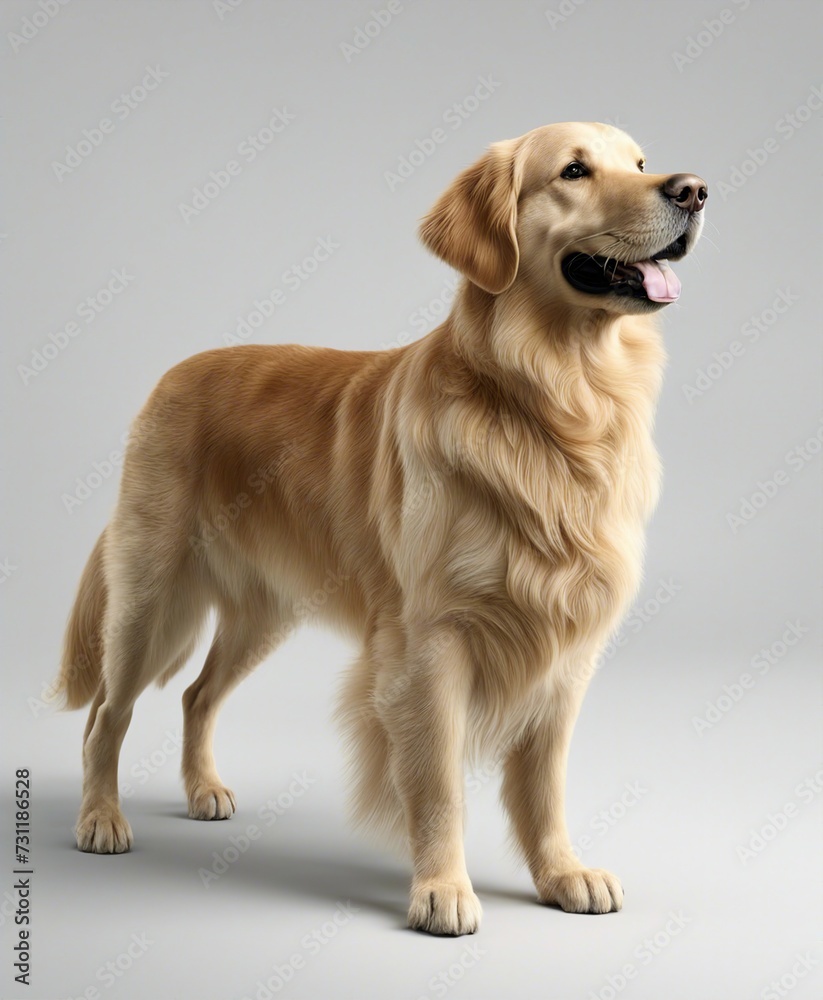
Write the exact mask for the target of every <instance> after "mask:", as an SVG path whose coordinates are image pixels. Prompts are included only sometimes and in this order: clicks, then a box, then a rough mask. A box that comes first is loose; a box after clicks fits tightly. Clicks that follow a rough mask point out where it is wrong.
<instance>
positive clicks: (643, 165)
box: [637, 160, 646, 174]
mask: <svg viewBox="0 0 823 1000" xmlns="http://www.w3.org/2000/svg"><path fill="white" fill-rule="evenodd" d="M637 169H638V170H639V171H640V173H641V174H642V173H643V171H644V170H645V169H646V161H645V160H638V161H637Z"/></svg>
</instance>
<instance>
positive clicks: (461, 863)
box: [383, 628, 481, 935]
mask: <svg viewBox="0 0 823 1000" xmlns="http://www.w3.org/2000/svg"><path fill="white" fill-rule="evenodd" d="M407 650H408V654H407V658H406V663H405V665H404V669H403V671H402V673H400V674H398V676H397V677H396V678H395V680H394V681H392V682H390V683H389V684H388V689H389V691H390V692H392V689H393V693H390V694H389V695H388V703H387V704H386V711H385V712H384V713H383V720H384V724H385V725H386V726H387V728H388V731H389V737H390V741H391V748H392V750H391V752H392V775H393V778H394V782H395V786H396V788H397V792H398V794H399V796H400V799H401V801H402V804H403V811H404V814H405V820H406V827H407V831H408V836H409V846H410V849H411V855H412V861H413V864H414V875H413V879H412V887H411V902H410V906H409V926H410V927H413V928H416V929H419V930H425V931H428V932H429V933H432V934H454V935H456V934H473V933H474V932H475V931H476V930H477V928H478V926H479V923H480V914H481V908H480V901H479V900H478V898H477V896H476V895H475V894H474V891H473V890H472V885H471V881H470V880H469V876H468V873H467V871H466V859H465V856H464V853H463V804H464V802H463V799H464V795H463V763H464V743H465V733H466V719H467V713H468V699H469V692H470V680H471V678H470V670H471V662H470V659H469V656H468V651H467V649H466V646H465V641H464V640H463V638H462V637H461V636H460V635H459V634H457V633H456V632H453V631H451V630H446V631H444V630H442V629H439V628H438V629H431V628H426V629H421V628H418V629H415V630H414V634H411V635H409V637H408V645H407Z"/></svg>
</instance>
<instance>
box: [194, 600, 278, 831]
mask: <svg viewBox="0 0 823 1000" xmlns="http://www.w3.org/2000/svg"><path fill="white" fill-rule="evenodd" d="M291 628H292V620H291V618H290V617H289V616H288V615H286V614H285V613H284V612H283V611H282V610H281V609H280V608H279V607H277V606H276V604H275V603H274V602H273V601H271V600H267V599H266V597H265V596H264V595H262V594H259V595H257V599H256V600H255V599H254V598H253V597H252V596H249V597H247V598H245V599H244V602H243V608H242V610H240V609H238V608H237V607H234V606H232V607H228V606H226V607H223V608H221V611H220V618H219V621H218V627H217V632H216V634H215V637H214V642H213V643H212V647H211V649H210V650H209V653H208V656H207V657H206V662H205V664H204V665H203V669H202V671H201V672H200V676H199V677H198V678H197V680H196V681H195V682H194V683H193V684H192V685H191V686H190V687H189V688H187V689H186V691H185V693H184V694H183V767H182V770H183V781H184V784H185V788H186V797H187V799H188V806H189V816H191V817H192V819H228V818H229V817H230V816H231V815H232V813H233V812H234V811H235V809H236V808H237V804H236V802H235V798H234V793H233V792H232V791H231V790H230V789H228V788H226V786H225V785H224V784H223V782H222V781H221V780H220V775H219V774H218V773H217V767H216V765H215V762H214V752H213V745H212V744H213V738H214V730H215V726H216V723H217V713H218V711H219V709H220V706H221V705H222V703H223V701H224V700H225V698H226V697H227V695H228V694H229V692H230V691H231V690H232V689H233V688H234V687H235V686H236V685H237V684H239V682H240V681H241V680H242V679H243V678H244V677H245V676H247V675H248V674H250V673H251V671H252V670H253V669H254V668H255V667H256V666H257V665H258V664H259V663H260V662H261V661H262V660H264V659H265V658H266V656H268V654H269V653H271V652H274V650H275V649H276V648H277V646H279V645H280V643H281V642H282V641H283V640H284V639H286V638H287V637H288V635H289V634H290V631H291Z"/></svg>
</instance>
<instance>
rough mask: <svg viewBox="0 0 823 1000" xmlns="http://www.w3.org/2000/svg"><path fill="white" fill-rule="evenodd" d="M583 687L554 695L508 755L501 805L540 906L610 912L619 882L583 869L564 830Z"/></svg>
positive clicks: (619, 899)
mask: <svg viewBox="0 0 823 1000" xmlns="http://www.w3.org/2000/svg"><path fill="white" fill-rule="evenodd" d="M585 688H586V685H585V683H581V684H579V685H577V686H575V687H573V688H569V689H565V690H561V691H558V692H556V694H555V696H554V698H553V700H552V703H551V705H550V706H548V707H547V709H546V712H545V713H544V714H543V716H542V717H541V719H540V721H539V722H538V723H537V724H536V725H535V726H534V727H533V728H532V729H531V730H530V731H529V733H528V735H527V736H526V737H524V738H523V739H522V740H521V741H520V742H519V743H518V744H517V745H516V746H515V747H514V748H513V750H512V751H511V752H510V753H509V755H508V757H507V759H506V762H505V766H504V777H503V801H504V803H505V805H506V808H507V809H508V811H509V814H510V816H511V819H512V823H513V825H514V831H515V835H516V837H517V840H518V842H519V844H520V847H521V849H522V851H523V854H524V855H525V858H526V861H527V863H528V866H529V870H530V871H531V874H532V878H533V879H534V884H535V886H536V888H537V895H538V898H539V899H540V902H541V903H550V904H554V905H556V906H559V907H561V908H562V909H564V910H567V911H569V912H572V913H609V912H611V911H612V910H619V909H620V908H621V907H622V905H623V889H622V887H621V885H620V882H619V880H618V879H617V878H616V877H615V876H614V875H612V874H611V872H607V871H604V870H603V869H602V868H586V867H585V866H584V865H582V864H581V863H580V861H579V860H578V858H577V856H576V855H575V854H574V852H573V850H572V845H571V840H570V838H569V833H568V829H567V827H566V810H565V792H566V765H567V761H568V756H569V743H570V741H571V735H572V730H573V729H574V723H575V721H576V719H577V715H578V712H579V710H580V703H581V701H582V700H583V694H584V693H585Z"/></svg>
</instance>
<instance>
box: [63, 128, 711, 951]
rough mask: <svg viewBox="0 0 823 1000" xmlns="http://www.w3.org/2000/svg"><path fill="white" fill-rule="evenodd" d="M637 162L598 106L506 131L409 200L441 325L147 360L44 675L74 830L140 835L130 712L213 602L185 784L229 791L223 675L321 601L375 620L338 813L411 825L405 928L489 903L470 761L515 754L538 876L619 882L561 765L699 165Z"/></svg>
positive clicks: (586, 903) (654, 386) (241, 669)
mask: <svg viewBox="0 0 823 1000" xmlns="http://www.w3.org/2000/svg"><path fill="white" fill-rule="evenodd" d="M644 166H645V161H644V158H643V153H642V151H641V150H640V148H639V147H638V146H637V144H636V143H635V142H634V141H633V140H632V139H631V138H630V137H629V136H628V135H626V134H625V133H624V132H622V131H620V130H618V129H615V128H612V127H610V126H607V125H601V124H596V123H585V124H580V123H577V124H573V123H566V124H559V125H547V126H545V127H543V128H538V129H535V130H534V131H532V132H529V133H527V134H526V135H524V136H521V137H520V138H519V139H512V140H510V141H506V142H499V143H496V144H494V145H492V146H491V147H490V148H489V149H488V150H487V152H486V153H485V154H484V155H483V156H482V157H481V158H480V159H479V160H478V161H477V162H476V163H475V164H474V165H473V166H471V167H469V168H468V169H466V170H465V171H464V172H463V173H462V174H460V175H459V176H458V177H457V179H456V180H455V181H454V182H453V183H452V185H451V187H449V188H448V189H447V190H446V192H445V193H444V194H443V195H442V196H441V198H440V199H439V201H438V202H437V203H436V204H435V206H434V207H433V208H432V210H431V212H430V213H429V214H428V215H427V216H426V217H425V219H424V220H423V223H422V225H421V229H420V235H421V238H422V241H423V243H424V244H425V246H426V247H427V248H428V249H429V250H431V251H433V252H434V253H435V254H436V255H437V256H438V257H440V258H441V259H442V260H443V261H445V262H447V263H448V264H450V265H451V266H452V267H454V268H456V269H457V270H458V271H459V272H460V273H461V275H462V281H461V284H460V288H459V290H458V293H457V295H456V298H455V302H454V307H453V309H452V312H451V314H450V315H449V317H448V319H447V320H446V321H445V322H444V323H443V324H442V325H441V326H439V327H438V328H437V329H436V330H434V331H433V332H432V333H430V334H428V335H427V336H425V337H423V338H422V339H420V340H418V341H416V342H414V343H412V344H409V345H408V346H405V347H401V348H399V349H395V350H384V351H337V350H331V349H322V348H307V347H299V346H264V345H247V346H241V347H231V348H223V349H219V350H211V351H207V352H205V353H203V354H198V355H196V356H195V357H193V358H190V359H188V360H187V361H184V362H183V363H182V364H179V365H177V366H176V367H175V368H173V369H172V370H171V371H169V372H168V373H167V374H166V375H165V376H164V377H163V378H162V379H161V380H160V382H159V384H158V386H157V387H156V389H155V390H154V392H153V393H152V395H151V396H150V398H149V400H148V402H147V404H146V406H145V408H144V409H143V411H142V413H141V414H140V416H139V417H138V418H137V421H136V423H135V425H134V427H133V429H132V435H131V439H130V442H129V446H128V449H127V454H126V458H125V462H124V467H123V477H122V484H121V488H120V495H119V499H118V502H117V506H116V509H115V511H114V514H113V516H112V518H111V521H110V522H109V524H108V526H107V527H106V528H105V530H104V531H103V533H102V535H101V536H100V539H99V541H98V542H97V545H96V546H95V548H94V551H93V552H92V554H91V557H90V559H89V562H88V564H87V566H86V568H85V571H84V573H83V576H82V579H81V582H80V586H79V593H78V595H77V599H76V603H75V605H74V610H73V611H72V614H71V617H70V620H69V624H68V628H67V634H66V640H65V649H64V655H63V661H62V666H61V672H60V677H59V681H58V683H59V686H60V689H61V690H62V692H63V695H64V699H65V703H66V706H67V707H70V708H76V707H79V706H81V705H83V704H85V703H87V702H88V701H90V700H91V701H92V705H91V712H90V715H89V721H88V725H87V727H86V732H85V737H84V749H83V765H84V779H83V801H82V806H81V809H80V816H79V819H78V823H77V844H78V846H79V848H80V849H81V850H83V851H94V852H98V853H111V852H114V853H119V852H122V851H126V850H128V848H129V846H130V844H131V841H132V834H131V829H130V827H129V824H128V822H127V821H126V819H125V817H124V816H123V813H122V812H121V809H120V804H119V798H118V785H117V767H118V756H119V752H120V747H121V744H122V741H123V737H124V735H125V733H126V729H127V727H128V725H129V721H130V719H131V715H132V708H133V706H134V703H135V700H136V699H137V697H138V695H139V694H140V693H141V691H143V690H144V689H145V688H146V686H147V685H148V684H149V683H150V682H152V681H156V682H158V683H160V684H163V683H164V682H165V681H167V680H168V679H169V678H170V677H171V676H172V675H173V674H174V673H175V672H176V671H177V670H179V669H180V668H181V667H182V666H183V665H184V664H185V662H186V660H187V658H188V657H189V656H190V654H191V652H192V649H193V647H194V645H195V643H196V641H197V639H198V636H199V634H200V632H201V629H202V627H203V626H204V623H205V622H206V620H207V616H208V614H209V612H210V610H211V609H215V611H216V614H217V627H216V633H215V637H214V641H213V644H212V646H211V649H210V651H209V654H208V656H207V658H206V661H205V665H204V667H203V669H202V671H201V672H200V675H199V677H198V678H197V680H195V681H194V683H193V684H192V685H191V686H190V687H189V688H188V689H187V690H186V692H185V694H184V696H183V712H184V725H185V730H184V747H183V761H182V769H183V779H184V782H185V788H186V794H187V796H188V808H189V814H190V815H191V816H192V817H194V818H195V819H204V820H207V819H227V818H228V817H229V816H230V815H231V814H232V813H233V812H234V810H235V799H234V795H233V794H232V792H231V791H229V789H228V788H226V786H225V785H224V784H223V781H222V780H221V778H220V776H219V775H218V772H217V768H216V766H215V761H214V756H213V753H212V737H213V733H214V729H215V722H216V719H217V712H218V709H219V708H220V705H221V704H222V702H223V700H224V698H225V697H226V696H227V695H228V693H229V692H230V691H231V690H232V688H233V687H234V686H235V685H236V684H237V683H238V682H239V681H240V680H241V679H242V678H243V677H244V676H245V675H246V674H248V673H249V672H250V671H251V670H252V669H253V668H254V667H255V666H256V665H257V664H258V663H259V662H260V661H261V660H263V659H265V657H266V656H267V655H268V654H269V653H270V652H271V651H272V650H273V649H274V648H275V647H276V646H277V644H278V642H279V641H280V640H281V639H283V638H285V637H287V636H288V635H290V634H291V632H292V631H293V629H294V628H295V626H296V625H297V624H299V623H300V622H302V621H305V620H307V619H308V620H310V621H312V622H314V621H318V622H320V621H323V620H325V621H328V622H330V623H331V624H333V625H334V626H337V627H340V628H342V629H343V630H344V631H345V632H346V633H347V634H349V635H351V636H354V637H355V638H356V639H357V641H358V642H359V644H360V645H361V647H362V651H361V653H360V655H359V659H358V660H357V661H356V663H355V664H354V666H353V667H352V669H351V672H350V674H348V675H347V680H346V684H345V688H344V691H343V696H342V700H341V707H340V717H341V719H342V721H343V724H344V726H345V729H346V733H347V737H348V746H349V749H350V751H351V759H352V766H353V771H354V781H355V794H354V805H355V809H354V811H355V814H356V816H357V817H358V818H359V819H360V820H365V821H370V822H373V823H376V825H377V826H378V827H381V828H383V830H384V831H385V832H392V833H394V834H397V835H399V836H400V837H402V840H403V842H404V844H405V845H406V846H407V848H408V851H409V853H410V856H411V863H412V866H413V871H412V881H411V898H410V906H409V913H408V922H409V925H410V926H411V927H413V928H419V929H422V930H426V931H429V932H431V933H434V934H469V933H472V932H473V931H475V930H477V927H478V924H479V921H480V913H481V909H480V902H479V900H478V898H477V896H476V895H475V893H474V891H473V889H472V884H471V881H470V880H469V875H468V873H467V871H466V864H465V858H464V852H463V823H464V787H463V786H464V780H463V779H464V768H465V766H466V763H467V761H477V760H478V759H479V758H481V757H482V758H492V759H494V760H495V761H499V762H501V764H502V768H503V789H502V797H503V803H504V805H505V808H506V809H507V811H508V813H509V815H510V818H511V822H512V826H513V832H514V836H515V838H516V841H517V844H518V845H519V848H520V850H521V851H522V853H523V856H524V858H525V861H526V863H527V864H528V867H529V870H530V872H531V875H532V877H533V879H534V884H535V887H536V890H537V897H538V899H539V900H540V901H541V902H543V903H547V904H554V905H556V906H559V907H562V908H563V909H564V910H569V911H573V912H576V913H607V912H609V911H613V910H619V909H620V907H621V904H622V900H623V892H622V888H621V885H620V882H619V881H618V880H617V878H615V876H614V875H612V874H610V873H609V872H607V871H603V870H601V869H590V868H586V867H584V866H583V865H582V864H581V863H580V861H579V860H578V858H577V857H576V856H575V854H574V853H573V851H572V847H571V843H570V839H569V834H568V832H567V829H566V820H565V815H564V785H565V772H566V761H567V756H568V750H569V740H570V737H571V733H572V728H573V726H574V723H575V719H576V717H577V714H578V710H579V708H580V703H581V700H582V698H583V694H584V692H585V690H586V687H587V684H588V682H589V679H590V677H591V675H592V673H593V670H594V667H595V662H596V658H597V655H598V651H599V650H600V649H601V648H602V647H603V645H604V644H605V642H606V641H607V639H608V637H609V635H610V633H612V631H613V630H614V629H615V627H616V626H617V625H618V623H619V622H620V619H621V615H623V614H624V612H625V611H626V610H627V607H628V605H629V603H630V602H631V600H632V598H633V595H635V593H636V591H637V588H638V584H639V580H640V576H641V561H642V553H643V534H644V522H645V521H646V519H647V517H648V516H649V513H650V511H651V510H652V508H653V506H654V504H655V501H656V498H657V494H658V481H659V463H658V458H657V455H656V453H655V449H654V447H653V444H652V438H651V429H652V421H653V415H654V409H655V401H656V397H657V394H658V389H659V387H660V383H661V372H662V366H663V360H664V355H663V350H662V347H661V341H660V336H659V334H658V332H657V330H656V327H655V313H657V312H658V311H659V310H660V309H661V308H662V307H663V306H664V305H665V304H666V303H668V302H672V301H674V300H675V299H676V298H677V297H678V294H679V291H680V285H679V282H678V280H677V278H676V277H675V274H674V271H673V270H672V269H671V268H670V266H669V264H668V261H672V260H677V259H679V258H681V257H683V256H684V254H686V253H687V252H688V251H689V250H690V249H691V248H692V247H693V246H694V244H695V242H696V240H697V238H698V236H699V233H700V229H701V226H702V214H701V210H702V208H703V205H704V202H705V200H706V196H707V191H706V184H705V182H704V181H703V180H702V179H701V178H699V177H696V176H694V175H692V174H682V173H680V174H651V173H646V172H645V170H644ZM274 710H275V713H276V712H280V711H282V706H275V707H274ZM274 718H275V719H276V714H275V716H274Z"/></svg>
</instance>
